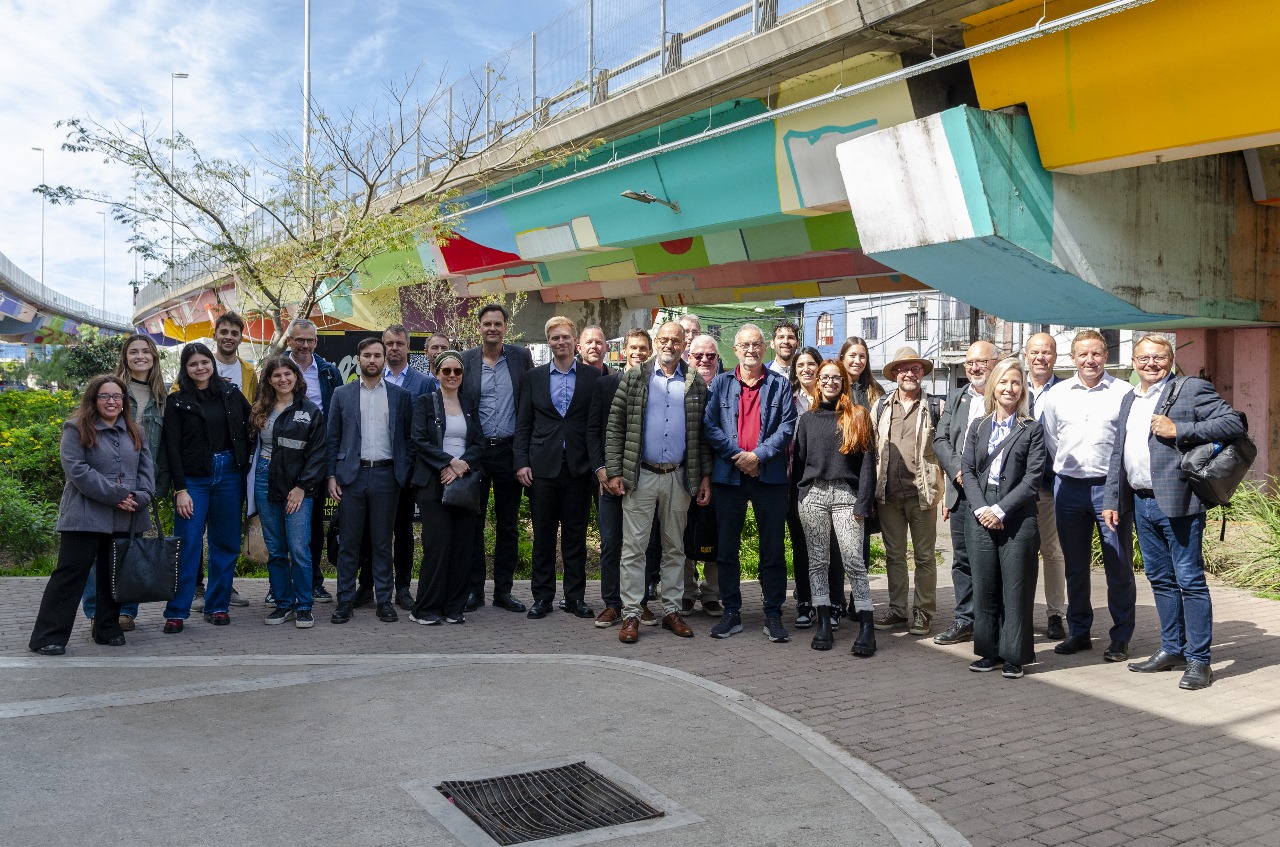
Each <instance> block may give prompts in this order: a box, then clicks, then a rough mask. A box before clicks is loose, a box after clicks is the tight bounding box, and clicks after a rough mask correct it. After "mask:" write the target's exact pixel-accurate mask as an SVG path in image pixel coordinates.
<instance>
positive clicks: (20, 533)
mask: <svg viewBox="0 0 1280 847" xmlns="http://www.w3.org/2000/svg"><path fill="white" fill-rule="evenodd" d="M57 523H58V507H57V505H56V504H54V503H45V502H40V501H38V500H34V499H33V498H32V497H31V494H30V493H29V492H28V491H27V490H26V489H25V488H24V487H23V485H22V483H21V482H19V481H18V480H16V479H14V478H13V477H11V476H9V475H7V474H4V473H0V551H3V552H4V553H5V556H6V558H8V559H9V560H10V562H11V563H13V564H18V565H25V564H27V563H29V562H30V561H31V560H32V559H34V558H36V557H37V556H40V555H41V554H44V553H47V552H48V551H49V550H51V549H53V544H54V541H55V540H56V534H55V527H56V526H57Z"/></svg>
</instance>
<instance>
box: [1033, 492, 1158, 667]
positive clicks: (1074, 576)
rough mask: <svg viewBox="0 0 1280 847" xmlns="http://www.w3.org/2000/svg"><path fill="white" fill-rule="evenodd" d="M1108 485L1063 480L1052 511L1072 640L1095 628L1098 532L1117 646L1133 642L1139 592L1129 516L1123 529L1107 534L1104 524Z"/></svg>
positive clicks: (1121, 520) (1113, 639)
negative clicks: (1093, 571) (1092, 581)
mask: <svg viewBox="0 0 1280 847" xmlns="http://www.w3.org/2000/svg"><path fill="white" fill-rule="evenodd" d="M1105 482H1106V480H1103V479H1073V478H1072V477H1067V476H1060V477H1058V478H1057V481H1056V482H1055V483H1054V489H1053V509H1054V516H1055V517H1056V518H1057V519H1058V541H1059V543H1060V544H1061V545H1062V558H1063V560H1064V561H1065V562H1066V569H1067V634H1068V635H1070V636H1071V637H1073V638H1074V637H1075V636H1079V635H1089V630H1090V629H1092V628H1093V601H1092V598H1091V596H1090V590H1089V573H1090V559H1091V558H1092V551H1091V550H1090V547H1091V546H1092V542H1093V531H1094V529H1095V528H1096V529H1097V530H1098V537H1099V538H1100V539H1101V540H1102V567H1103V570H1104V571H1105V572H1106V574H1107V609H1108V610H1109V611H1110V612H1111V623H1112V626H1111V632H1110V637H1111V640H1112V641H1129V640H1130V639H1131V638H1133V626H1134V617H1135V606H1136V605H1137V602H1138V588H1137V584H1136V583H1135V582H1134V579H1133V519H1132V518H1130V517H1129V516H1128V515H1127V514H1126V515H1124V516H1122V517H1121V519H1120V525H1119V526H1118V527H1117V528H1116V529H1114V530H1112V529H1108V528H1107V525H1106V523H1104V522H1103V520H1102V494H1103V489H1104V488H1106V485H1105V484H1104V483H1105Z"/></svg>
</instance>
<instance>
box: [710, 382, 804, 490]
mask: <svg viewBox="0 0 1280 847" xmlns="http://www.w3.org/2000/svg"><path fill="white" fill-rule="evenodd" d="M741 397H742V386H741V383H739V382H738V375H737V371H736V369H735V370H729V371H725V372H724V373H722V374H719V375H717V376H716V377H715V378H714V379H712V380H711V385H710V386H709V388H708V390H707V409H706V412H705V413H704V414H703V417H702V423H703V429H704V430H705V432H706V436H707V442H708V443H709V444H710V445H711V451H712V453H714V454H715V462H714V464H713V466H712V471H711V481H712V482H713V483H722V484H726V485H740V484H741V483H742V475H741V472H739V470H738V468H737V467H736V466H735V465H734V464H733V457H734V456H735V455H736V454H737V453H739V452H741V448H740V447H738V401H739V400H740V399H741ZM795 429H796V402H795V397H793V396H792V394H791V383H790V382H788V381H787V378H786V377H784V376H780V375H779V374H776V373H774V372H773V371H771V370H768V369H766V370H765V372H764V384H763V385H761V386H760V442H759V444H757V445H756V449H755V450H754V452H755V454H756V457H757V458H759V460H760V477H759V479H760V481H761V482H765V483H771V484H777V485H785V484H786V483H787V478H788V477H787V460H788V451H787V448H788V446H789V445H790V444H791V436H792V435H793V434H794V433H795Z"/></svg>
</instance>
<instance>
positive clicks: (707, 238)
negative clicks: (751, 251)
mask: <svg viewBox="0 0 1280 847" xmlns="http://www.w3.org/2000/svg"><path fill="white" fill-rule="evenodd" d="M702 244H703V246H704V247H705V248H706V251H707V261H708V262H710V263H711V264H713V265H727V264H729V263H730V262H745V261H746V260H747V246H746V245H745V244H743V243H742V232H741V231H739V230H736V229H731V230H728V231H726V232H708V233H706V234H705V235H703V236H702Z"/></svg>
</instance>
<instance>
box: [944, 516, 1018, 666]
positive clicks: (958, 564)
mask: <svg viewBox="0 0 1280 847" xmlns="http://www.w3.org/2000/svg"><path fill="white" fill-rule="evenodd" d="M971 523H973V524H978V521H977V518H975V517H974V516H973V509H972V508H971V507H970V506H969V501H968V499H967V498H965V497H961V498H960V499H959V500H957V501H956V507H955V508H954V509H952V510H951V586H952V588H954V589H955V592H956V608H955V612H954V616H955V617H954V620H955V622H956V623H958V624H964V625H965V626H972V625H973V568H972V567H971V566H970V564H969V558H970V557H969V547H968V526H969V524H971ZM978 528H979V529H982V525H981V524H978ZM1008 661H1010V662H1013V661H1016V660H1015V659H1009V660H1008Z"/></svg>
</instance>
